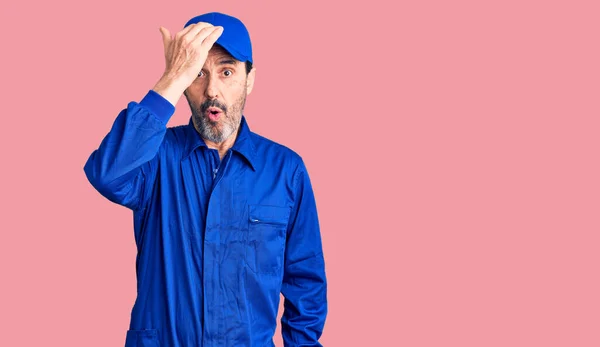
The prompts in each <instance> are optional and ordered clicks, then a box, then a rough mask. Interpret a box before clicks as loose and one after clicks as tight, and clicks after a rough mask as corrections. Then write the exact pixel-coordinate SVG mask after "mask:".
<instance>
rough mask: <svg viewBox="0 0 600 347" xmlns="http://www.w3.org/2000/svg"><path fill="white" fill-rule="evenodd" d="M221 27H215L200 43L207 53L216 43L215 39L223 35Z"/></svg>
mask: <svg viewBox="0 0 600 347" xmlns="http://www.w3.org/2000/svg"><path fill="white" fill-rule="evenodd" d="M223 30H224V29H223V27H217V28H216V29H215V30H213V31H212V32H211V33H210V34H209V35H208V36H207V37H206V38H205V39H204V40H203V41H202V48H203V49H206V50H207V51H208V50H209V49H210V48H211V47H212V46H213V45H214V44H215V42H216V41H217V39H218V38H219V36H221V34H222V33H223Z"/></svg>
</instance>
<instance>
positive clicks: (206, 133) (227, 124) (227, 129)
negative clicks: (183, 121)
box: [193, 112, 241, 143]
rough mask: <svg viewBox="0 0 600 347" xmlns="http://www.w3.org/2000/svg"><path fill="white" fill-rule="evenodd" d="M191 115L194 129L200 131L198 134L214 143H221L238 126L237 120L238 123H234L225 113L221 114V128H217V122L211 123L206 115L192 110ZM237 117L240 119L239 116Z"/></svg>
mask: <svg viewBox="0 0 600 347" xmlns="http://www.w3.org/2000/svg"><path fill="white" fill-rule="evenodd" d="M193 117H194V123H195V124H196V129H197V130H198V132H199V133H200V136H202V138H204V139H206V140H209V141H212V142H215V143H221V142H223V141H225V140H227V139H228V138H229V136H231V135H232V134H233V133H234V132H235V131H236V130H237V128H238V127H239V121H238V124H234V123H233V122H232V121H231V119H230V118H229V117H228V115H227V114H224V115H223V116H222V117H224V118H223V128H222V129H219V128H218V127H217V124H216V123H213V122H212V121H211V120H210V119H208V117H205V116H203V115H200V114H198V113H197V112H193ZM239 118H240V120H241V116H240V117H239Z"/></svg>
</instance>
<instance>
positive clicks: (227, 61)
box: [219, 59, 235, 65]
mask: <svg viewBox="0 0 600 347" xmlns="http://www.w3.org/2000/svg"><path fill="white" fill-rule="evenodd" d="M219 65H235V59H224V60H221V61H219Z"/></svg>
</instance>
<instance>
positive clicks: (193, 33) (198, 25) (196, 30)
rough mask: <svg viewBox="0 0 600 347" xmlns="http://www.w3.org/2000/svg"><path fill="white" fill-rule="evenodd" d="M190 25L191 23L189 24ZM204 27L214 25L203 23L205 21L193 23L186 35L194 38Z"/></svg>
mask: <svg viewBox="0 0 600 347" xmlns="http://www.w3.org/2000/svg"><path fill="white" fill-rule="evenodd" d="M190 26H192V25H190ZM206 28H214V26H213V25H212V24H210V23H205V22H198V23H196V24H194V25H193V28H191V29H190V31H189V32H188V34H187V36H190V38H192V39H193V38H194V37H196V36H197V35H198V33H199V32H200V31H202V30H204V29H206Z"/></svg>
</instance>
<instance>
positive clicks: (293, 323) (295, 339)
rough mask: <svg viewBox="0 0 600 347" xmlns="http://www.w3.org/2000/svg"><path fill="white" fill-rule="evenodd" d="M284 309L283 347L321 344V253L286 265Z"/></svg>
mask: <svg viewBox="0 0 600 347" xmlns="http://www.w3.org/2000/svg"><path fill="white" fill-rule="evenodd" d="M282 292H283V293H284V297H285V301H284V312H283V316H282V319H281V332H282V337H283V342H284V346H285V347H298V346H303V347H305V346H306V347H308V346H315V347H316V346H322V345H321V343H319V338H320V337H321V334H322V333H323V328H324V325H325V319H326V316H327V280H326V277H325V264H324V261H323V255H322V254H317V255H315V256H313V257H311V258H308V259H304V260H302V261H300V262H297V263H294V264H291V265H289V266H288V267H287V274H286V275H284V282H283V287H282Z"/></svg>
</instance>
